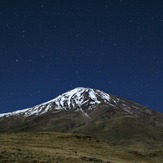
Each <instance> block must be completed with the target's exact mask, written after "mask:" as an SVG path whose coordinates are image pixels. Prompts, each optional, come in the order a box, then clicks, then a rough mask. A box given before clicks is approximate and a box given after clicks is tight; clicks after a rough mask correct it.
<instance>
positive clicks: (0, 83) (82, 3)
mask: <svg viewBox="0 0 163 163" xmlns="http://www.w3.org/2000/svg"><path fill="white" fill-rule="evenodd" d="M162 70H163V1H162V0H155V1H152V0H151V1H150V0H149V1H147V0H135V1H131V0H33V1H30V0H14V1H13V0H6V1H5V0H3V1H0V105H1V107H0V108H1V109H0V112H1V113H2V112H9V111H13V110H18V109H24V108H27V107H31V106H33V105H36V104H39V103H42V102H45V101H47V100H50V99H53V98H54V97H56V96H57V95H59V94H61V93H63V92H66V91H68V90H71V89H73V88H75V87H79V86H83V87H92V88H97V89H100V90H103V91H105V92H107V93H111V94H113V95H117V96H120V97H123V98H127V99H130V100H133V101H135V102H138V103H140V104H143V105H145V106H149V107H150V108H153V109H155V110H157V111H163V102H162V101H163V100H162V99H163V72H162Z"/></svg>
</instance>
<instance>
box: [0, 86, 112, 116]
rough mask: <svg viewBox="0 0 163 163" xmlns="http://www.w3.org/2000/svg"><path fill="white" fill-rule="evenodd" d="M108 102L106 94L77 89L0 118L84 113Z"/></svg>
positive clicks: (82, 88) (5, 114)
mask: <svg viewBox="0 0 163 163" xmlns="http://www.w3.org/2000/svg"><path fill="white" fill-rule="evenodd" d="M109 101H110V95H108V94H107V93H104V92H102V91H100V90H96V89H92V88H84V87H78V88H75V89H73V90H70V91H68V92H66V93H63V94H61V95H59V96H58V97H56V98H55V99H53V100H50V101H48V102H45V103H42V104H40V105H36V106H34V107H31V108H27V109H23V110H18V111H14V112H10V113H4V114H0V117H9V116H17V115H20V116H24V117H28V116H31V115H42V114H44V113H46V112H48V111H51V110H58V111H62V110H72V109H74V110H77V111H82V112H83V113H84V111H83V108H87V109H88V110H90V109H93V108H94V107H96V106H98V105H99V104H100V103H101V102H105V103H109Z"/></svg>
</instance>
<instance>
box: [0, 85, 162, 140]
mask: <svg viewBox="0 0 163 163" xmlns="http://www.w3.org/2000/svg"><path fill="white" fill-rule="evenodd" d="M162 130H163V115H162V113H158V112H156V111H153V110H151V109H149V108H147V107H145V106H142V105H140V104H137V103H134V102H132V101H129V100H125V99H122V98H119V97H116V96H113V95H111V94H107V93H105V92H103V91H100V90H97V89H92V88H83V87H78V88H75V89H73V90H70V91H68V92H66V93H63V94H61V95H59V96H58V97H56V98H54V99H53V100H51V101H48V102H45V103H42V104H40V105H36V106H34V107H31V108H27V109H23V110H18V111H14V112H10V113H4V114H0V132H4V131H62V132H77V133H82V134H86V135H91V136H93V137H95V138H99V139H101V140H104V141H108V142H117V141H124V140H126V139H127V141H129V140H130V139H131V138H132V137H136V138H137V139H142V138H143V139H144V137H153V138H154V139H157V140H160V138H161V137H162V136H161V135H162V132H163V131H162ZM153 131H154V132H153ZM142 134H143V135H142ZM140 135H142V136H140ZM147 140H148V139H147ZM139 141H140V140H139Z"/></svg>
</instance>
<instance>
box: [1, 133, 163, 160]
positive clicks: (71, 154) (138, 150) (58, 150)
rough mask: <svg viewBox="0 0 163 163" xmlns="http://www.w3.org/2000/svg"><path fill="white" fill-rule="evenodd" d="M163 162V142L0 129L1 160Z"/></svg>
mask: <svg viewBox="0 0 163 163" xmlns="http://www.w3.org/2000/svg"><path fill="white" fill-rule="evenodd" d="M3 162H4V163H10V162H18V163H21V162H22V163H27V162H30V163H36V162H41V163H51V162H52V163H53V162H54V163H55V162H56V163H57V162H58V163H60V162H61V163H62V162H65V163H75V162H76V163H81V162H108V163H162V162H163V147H162V145H161V144H160V145H144V144H142V143H137V144H136V145H130V146H113V145H109V144H107V143H104V142H99V141H98V140H95V139H93V138H91V137H89V136H83V135H77V134H70V133H56V132H35V133H3V134H2V133H1V134H0V163H3Z"/></svg>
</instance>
